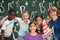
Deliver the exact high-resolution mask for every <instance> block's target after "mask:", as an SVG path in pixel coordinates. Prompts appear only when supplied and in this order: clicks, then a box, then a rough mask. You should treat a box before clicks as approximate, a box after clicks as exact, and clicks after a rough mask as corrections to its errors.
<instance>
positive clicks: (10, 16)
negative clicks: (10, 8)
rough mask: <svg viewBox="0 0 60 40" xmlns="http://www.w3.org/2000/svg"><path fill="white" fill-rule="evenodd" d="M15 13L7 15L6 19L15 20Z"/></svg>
mask: <svg viewBox="0 0 60 40" xmlns="http://www.w3.org/2000/svg"><path fill="white" fill-rule="evenodd" d="M15 16H16V15H15V12H11V14H9V15H8V18H9V19H10V20H12V19H14V18H15Z"/></svg>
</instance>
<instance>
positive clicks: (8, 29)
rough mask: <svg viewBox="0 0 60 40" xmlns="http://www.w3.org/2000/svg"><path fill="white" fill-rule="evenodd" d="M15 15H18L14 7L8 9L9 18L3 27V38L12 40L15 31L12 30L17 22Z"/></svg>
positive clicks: (3, 39)
mask: <svg viewBox="0 0 60 40" xmlns="http://www.w3.org/2000/svg"><path fill="white" fill-rule="evenodd" d="M15 16H16V11H15V10H14V9H10V10H9V11H8V18H7V19H6V20H5V22H4V23H3V25H2V28H1V35H2V36H1V38H2V40H11V34H12V32H13V31H12V30H13V25H14V22H15V20H14V18H15Z"/></svg>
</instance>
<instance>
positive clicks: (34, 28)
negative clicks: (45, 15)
mask: <svg viewBox="0 0 60 40" xmlns="http://www.w3.org/2000/svg"><path fill="white" fill-rule="evenodd" d="M29 29H30V32H33V31H36V29H37V27H36V25H35V24H34V23H32V24H31V25H30V27H29Z"/></svg>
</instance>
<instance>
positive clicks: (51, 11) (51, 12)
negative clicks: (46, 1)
mask: <svg viewBox="0 0 60 40" xmlns="http://www.w3.org/2000/svg"><path fill="white" fill-rule="evenodd" d="M48 13H49V15H50V17H51V18H52V17H53V16H58V13H59V11H58V9H57V8H56V7H55V6H51V7H50V8H49V9H48Z"/></svg>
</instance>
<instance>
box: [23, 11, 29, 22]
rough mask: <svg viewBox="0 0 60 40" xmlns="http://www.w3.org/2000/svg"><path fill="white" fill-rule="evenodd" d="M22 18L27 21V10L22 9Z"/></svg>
mask: <svg viewBox="0 0 60 40" xmlns="http://www.w3.org/2000/svg"><path fill="white" fill-rule="evenodd" d="M22 19H23V20H24V21H25V22H27V21H28V19H29V12H28V11H27V10H24V11H23V13H22Z"/></svg>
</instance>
